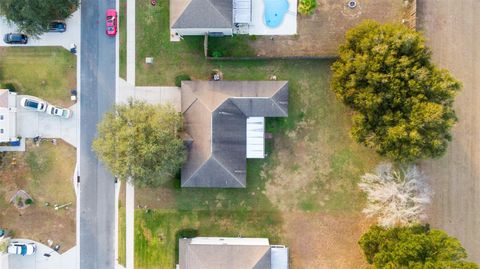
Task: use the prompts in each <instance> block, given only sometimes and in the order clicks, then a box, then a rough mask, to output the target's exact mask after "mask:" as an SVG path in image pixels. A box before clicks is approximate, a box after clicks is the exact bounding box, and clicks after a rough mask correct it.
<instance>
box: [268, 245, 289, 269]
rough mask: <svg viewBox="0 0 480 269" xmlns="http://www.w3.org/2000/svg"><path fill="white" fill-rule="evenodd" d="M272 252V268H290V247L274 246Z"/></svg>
mask: <svg viewBox="0 0 480 269" xmlns="http://www.w3.org/2000/svg"><path fill="white" fill-rule="evenodd" d="M270 253H271V256H270V258H271V264H272V269H288V248H286V247H283V246H281V247H275V246H272V248H271V249H270Z"/></svg>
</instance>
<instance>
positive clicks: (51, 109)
mask: <svg viewBox="0 0 480 269" xmlns="http://www.w3.org/2000/svg"><path fill="white" fill-rule="evenodd" d="M46 112H47V114H49V115H53V116H58V117H61V118H64V119H68V118H70V117H71V116H72V111H71V110H70V109H66V108H61V107H58V106H54V105H50V104H48V106H47V111H46Z"/></svg>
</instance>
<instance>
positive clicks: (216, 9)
mask: <svg viewBox="0 0 480 269" xmlns="http://www.w3.org/2000/svg"><path fill="white" fill-rule="evenodd" d="M205 1H207V2H208V3H209V4H210V6H211V7H212V8H213V9H214V10H215V11H216V12H217V13H218V14H220V16H221V17H222V18H223V19H224V20H225V21H226V22H227V23H230V24H232V22H231V21H228V20H227V18H225V16H224V15H223V13H222V12H220V10H218V8H217V7H216V6H215V5H214V4H213V3H212V0H205ZM232 16H233V0H232Z"/></svg>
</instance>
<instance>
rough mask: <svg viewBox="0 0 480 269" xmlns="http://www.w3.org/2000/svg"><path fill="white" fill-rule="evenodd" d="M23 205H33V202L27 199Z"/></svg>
mask: <svg viewBox="0 0 480 269" xmlns="http://www.w3.org/2000/svg"><path fill="white" fill-rule="evenodd" d="M25 204H26V205H31V204H33V200H32V199H30V198H28V199H26V200H25Z"/></svg>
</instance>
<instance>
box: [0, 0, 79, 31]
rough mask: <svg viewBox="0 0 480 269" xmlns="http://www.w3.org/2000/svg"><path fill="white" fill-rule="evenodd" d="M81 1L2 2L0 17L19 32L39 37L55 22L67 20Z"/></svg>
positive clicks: (24, 0)
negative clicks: (13, 25)
mask: <svg viewBox="0 0 480 269" xmlns="http://www.w3.org/2000/svg"><path fill="white" fill-rule="evenodd" d="M78 4H79V0H1V1H0V15H2V16H4V17H5V18H6V19H7V21H9V22H10V23H13V24H15V25H16V26H17V27H18V30H19V31H20V32H22V33H26V34H29V35H32V36H38V35H40V34H42V33H43V32H46V31H47V30H48V25H49V24H50V22H51V21H53V20H65V19H66V18H68V17H69V16H70V15H71V14H72V13H73V12H74V11H75V10H76V9H77V7H78Z"/></svg>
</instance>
